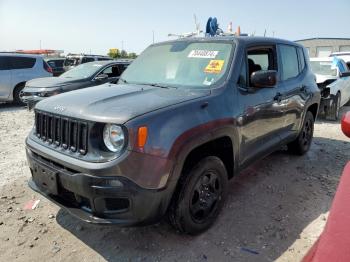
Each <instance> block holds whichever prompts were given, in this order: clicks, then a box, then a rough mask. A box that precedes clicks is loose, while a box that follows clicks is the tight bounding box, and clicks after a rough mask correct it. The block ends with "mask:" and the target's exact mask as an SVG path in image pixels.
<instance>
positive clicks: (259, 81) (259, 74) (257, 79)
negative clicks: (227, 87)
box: [250, 70, 277, 88]
mask: <svg viewBox="0 0 350 262" xmlns="http://www.w3.org/2000/svg"><path fill="white" fill-rule="evenodd" d="M250 83H251V85H252V86H253V87H257V88H264V87H274V86H275V85H276V83H277V71H275V70H260V71H256V72H254V73H252V75H251V77H250Z"/></svg>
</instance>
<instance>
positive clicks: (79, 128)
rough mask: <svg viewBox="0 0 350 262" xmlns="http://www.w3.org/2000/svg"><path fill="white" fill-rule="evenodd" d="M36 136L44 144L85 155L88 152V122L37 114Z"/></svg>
mask: <svg viewBox="0 0 350 262" xmlns="http://www.w3.org/2000/svg"><path fill="white" fill-rule="evenodd" d="M35 134H36V136H37V137H38V138H39V139H41V140H42V141H44V142H48V143H49V144H52V145H54V146H56V147H61V148H63V149H65V150H69V151H71V152H79V153H80V154H81V155H85V154H86V153H87V151H88V146H87V144H88V143H87V138H88V125H87V123H86V122H83V121H78V120H74V119H70V118H67V117H63V116H57V115H52V114H49V113H43V112H38V111H36V112H35Z"/></svg>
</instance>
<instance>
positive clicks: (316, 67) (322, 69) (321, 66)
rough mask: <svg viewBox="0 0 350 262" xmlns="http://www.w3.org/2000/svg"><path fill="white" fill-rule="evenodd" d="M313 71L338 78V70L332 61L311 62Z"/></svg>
mask: <svg viewBox="0 0 350 262" xmlns="http://www.w3.org/2000/svg"><path fill="white" fill-rule="evenodd" d="M310 63H311V68H312V71H313V72H314V73H315V74H318V75H325V76H337V69H336V68H335V67H334V66H333V63H332V62H331V61H310Z"/></svg>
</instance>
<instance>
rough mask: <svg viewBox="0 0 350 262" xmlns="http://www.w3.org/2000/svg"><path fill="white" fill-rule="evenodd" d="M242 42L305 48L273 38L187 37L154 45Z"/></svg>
mask: <svg viewBox="0 0 350 262" xmlns="http://www.w3.org/2000/svg"><path fill="white" fill-rule="evenodd" d="M201 41H203V42H211V41H213V42H220V41H222V42H240V43H243V44H245V45H250V44H254V43H266V44H286V45H294V46H298V47H303V46H302V45H300V44H298V43H295V42H292V41H289V40H284V39H279V38H272V37H261V36H216V37H187V38H179V39H175V40H170V41H165V42H160V43H157V44H154V45H158V44H164V43H172V42H173V43H174V42H201Z"/></svg>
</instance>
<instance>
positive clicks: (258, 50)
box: [247, 46, 277, 82]
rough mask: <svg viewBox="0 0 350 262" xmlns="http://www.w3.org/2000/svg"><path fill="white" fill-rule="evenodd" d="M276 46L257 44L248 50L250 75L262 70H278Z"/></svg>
mask: <svg viewBox="0 0 350 262" xmlns="http://www.w3.org/2000/svg"><path fill="white" fill-rule="evenodd" d="M275 50H276V48H275V47H274V46H255V47H250V48H249V49H248V50H247V61H248V76H249V82H250V77H251V75H252V74H253V73H254V72H256V71H260V70H276V71H277V63H276V51H275Z"/></svg>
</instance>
